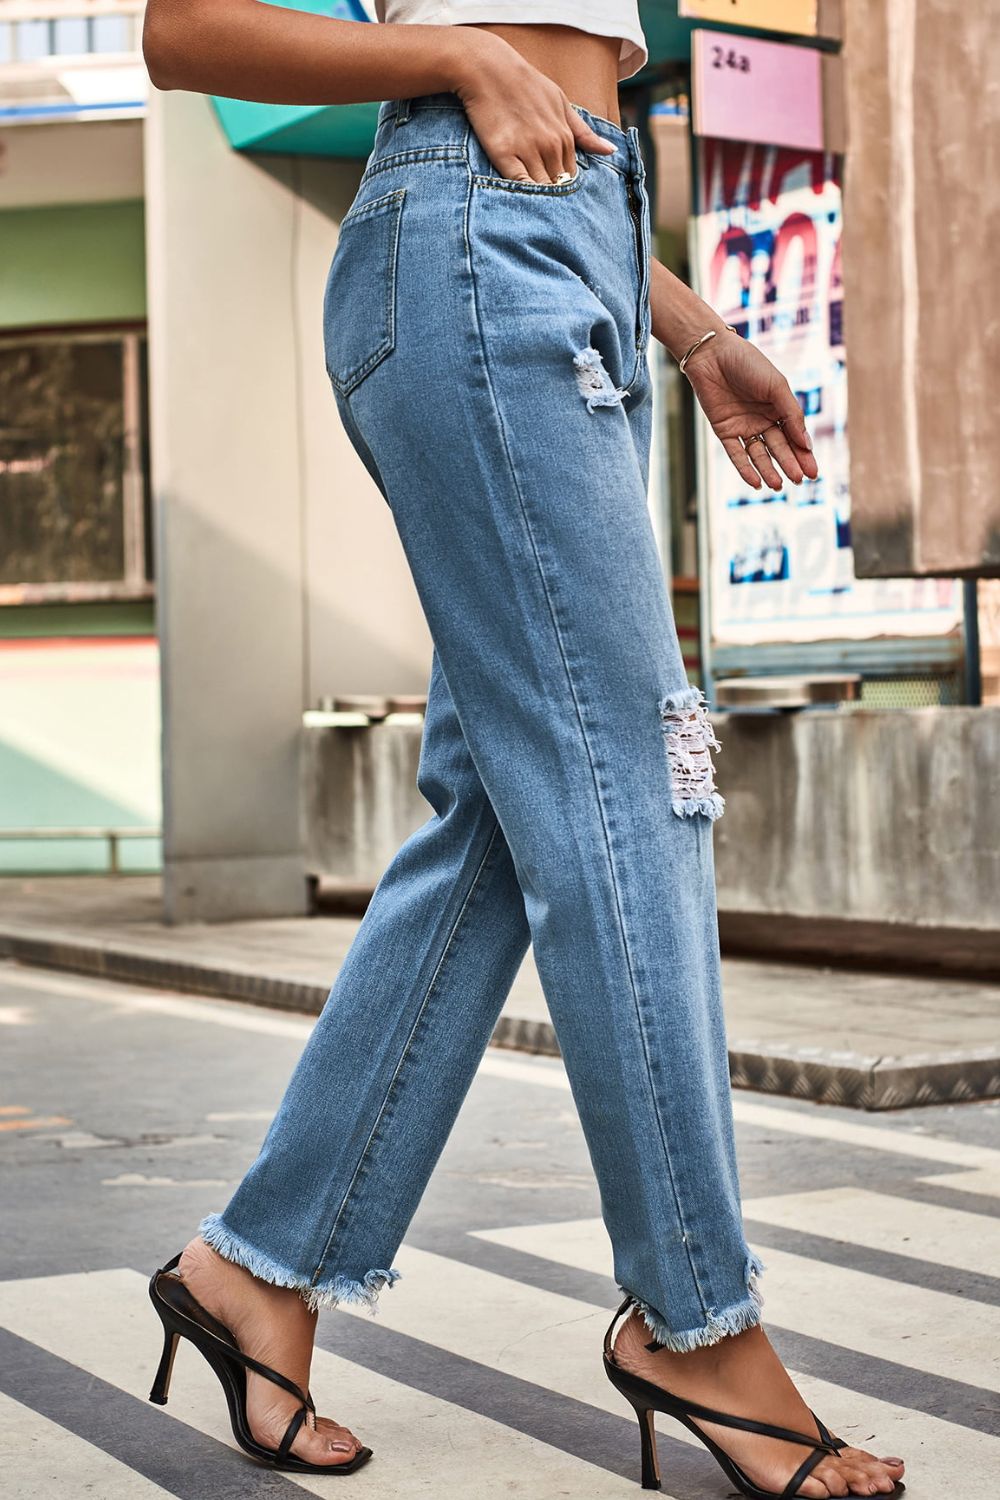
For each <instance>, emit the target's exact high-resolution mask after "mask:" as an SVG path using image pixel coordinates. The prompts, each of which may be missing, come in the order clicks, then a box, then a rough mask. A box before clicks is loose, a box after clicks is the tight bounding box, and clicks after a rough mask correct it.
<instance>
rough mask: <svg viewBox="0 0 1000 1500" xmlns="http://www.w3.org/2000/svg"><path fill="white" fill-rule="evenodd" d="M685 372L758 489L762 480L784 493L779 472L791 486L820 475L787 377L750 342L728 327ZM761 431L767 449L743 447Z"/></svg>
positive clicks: (717, 430)
mask: <svg viewBox="0 0 1000 1500" xmlns="http://www.w3.org/2000/svg"><path fill="white" fill-rule="evenodd" d="M684 373H685V374H686V375H687V378H688V380H689V381H690V382H691V386H692V389H693V390H694V393H695V395H696V396H697V398H698V401H699V403H700V404H701V408H702V411H704V413H705V415H706V417H707V418H708V420H709V421H710V422H711V424H712V427H713V429H714V431H715V435H716V437H717V438H718V439H719V441H720V442H721V444H722V446H723V447H724V448H725V450H726V452H727V453H728V454H729V457H730V458H731V459H732V461H733V465H734V467H735V468H736V469H737V471H738V472H739V474H740V477H741V478H742V479H745V480H746V482H747V484H749V485H752V486H753V488H754V489H755V490H759V489H760V487H761V482H762V481H763V482H764V483H765V484H769V485H770V486H771V488H772V489H773V490H780V489H781V483H782V481H781V475H780V474H779V473H778V469H779V468H780V469H783V470H784V472H785V473H786V474H787V475H788V478H789V479H790V480H791V481H792V483H793V484H801V483H802V481H803V479H815V478H816V477H817V475H818V474H819V468H818V466H817V463H816V459H815V456H814V454H813V452H812V438H811V437H810V436H809V432H808V429H807V428H806V424H805V419H804V417H803V415H802V408H801V407H800V406H799V403H798V402H797V401H796V399H795V396H794V393H793V392H792V390H791V387H790V386H789V384H788V381H787V380H786V379H785V377H784V376H783V375H782V374H781V373H780V371H778V370H776V369H775V367H774V365H772V363H771V361H770V360H769V359H768V358H767V355H766V354H762V353H761V352H760V350H759V349H758V348H756V347H755V346H754V345H753V344H751V343H750V342H749V341H748V340H747V339H744V338H741V337H740V336H739V334H738V333H733V332H732V331H731V330H729V329H724V330H723V332H721V333H719V334H717V335H716V337H715V338H714V339H709V340H708V342H707V343H705V344H703V345H702V347H701V348H700V349H696V350H695V352H694V353H693V354H692V356H691V358H690V360H689V361H688V364H687V368H686V369H685V372H684ZM757 433H763V435H764V438H765V439H766V446H765V444H764V443H761V442H756V443H749V446H744V445H745V444H747V443H748V441H749V439H750V438H752V437H754V436H755V435H756V434H757ZM741 439H742V440H743V441H742V442H741Z"/></svg>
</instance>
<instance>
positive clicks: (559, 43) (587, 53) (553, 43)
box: [464, 21, 621, 125]
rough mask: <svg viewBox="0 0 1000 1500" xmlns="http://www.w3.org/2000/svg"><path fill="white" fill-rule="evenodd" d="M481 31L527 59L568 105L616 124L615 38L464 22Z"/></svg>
mask: <svg viewBox="0 0 1000 1500" xmlns="http://www.w3.org/2000/svg"><path fill="white" fill-rule="evenodd" d="M464 24H466V25H476V26H479V28H480V29H481V30H482V31H495V32H496V34H497V36H501V37H503V39H504V41H505V42H509V43H510V45H511V46H512V47H513V48H514V49H515V51H517V52H519V53H520V54H521V56H522V57H523V58H524V59H525V61H526V62H529V63H531V65H532V66H533V67H535V68H537V69H538V71H539V72H540V73H544V74H545V76H546V77H547V78H551V79H552V82H553V83H557V84H558V85H559V87H560V88H561V89H562V91H563V93H564V94H565V95H566V97H567V99H568V100H569V101H570V103H571V104H579V105H582V107H583V108H584V109H589V110H590V111H591V113H592V114H595V115H602V116H603V118H604V119H605V120H611V121H612V122H613V123H614V124H615V125H618V124H620V122H621V117H620V115H619V113H618V53H619V51H620V50H621V42H620V41H619V39H618V38H617V37H609V36H592V35H590V33H589V32H586V31H579V30H577V28H576V27H575V26H550V25H537V26H536V25H534V24H532V25H530V26H525V25H516V24H515V25H508V24H507V23H506V22H504V23H501V22H495V21H476V22H465V23H464Z"/></svg>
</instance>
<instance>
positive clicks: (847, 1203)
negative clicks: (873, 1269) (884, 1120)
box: [743, 1188, 1000, 1276]
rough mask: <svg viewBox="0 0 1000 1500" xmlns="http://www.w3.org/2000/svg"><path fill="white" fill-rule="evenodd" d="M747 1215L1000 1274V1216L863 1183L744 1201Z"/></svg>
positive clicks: (964, 1268) (962, 1268)
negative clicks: (941, 1205)
mask: <svg viewBox="0 0 1000 1500" xmlns="http://www.w3.org/2000/svg"><path fill="white" fill-rule="evenodd" d="M743 1211H744V1213H745V1215H746V1217H747V1218H748V1219H753V1220H754V1221H756V1222H758V1223H761V1224H774V1225H777V1226H779V1227H780V1228H784V1229H796V1230H800V1231H802V1232H808V1233H809V1234H814V1235H820V1236H822V1237H823V1238H827V1239H835V1240H838V1241H841V1242H846V1243H848V1244H851V1245H862V1246H864V1247H865V1248H866V1249H868V1250H884V1251H888V1252H889V1253H891V1254H893V1255H904V1256H908V1257H910V1258H912V1259H914V1260H925V1261H930V1262H932V1263H934V1264H937V1265H940V1266H949V1267H951V1268H952V1269H953V1270H956V1271H973V1272H975V1273H977V1274H978V1275H981V1276H1000V1219H992V1218H988V1217H986V1216H985V1215H980V1214H973V1213H964V1212H962V1211H960V1210H958V1209H949V1208H938V1207H937V1206H936V1205H935V1204H931V1203H918V1202H915V1201H914V1200H913V1199H912V1198H896V1197H891V1196H889V1195H888V1194H885V1193H873V1192H868V1191H865V1190H863V1189H860V1188H821V1189H819V1190H818V1191H816V1192H810V1193H787V1194H785V1195H777V1196H774V1197H768V1198H751V1199H749V1200H747V1201H746V1202H744V1204H743Z"/></svg>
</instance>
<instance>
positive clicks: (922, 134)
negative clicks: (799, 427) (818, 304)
mask: <svg viewBox="0 0 1000 1500" xmlns="http://www.w3.org/2000/svg"><path fill="white" fill-rule="evenodd" d="M845 9H846V18H845V61H846V89H847V112H848V136H849V150H848V158H847V168H846V185H845V203H844V225H845V228H844V291H845V308H846V318H847V324H846V329H847V366H848V383H849V389H850V393H851V398H850V399H851V525H852V530H853V534H854V560H855V570H856V572H857V574H858V576H859V577H885V576H890V577H891V576H893V575H911V574H916V575H924V574H935V573H959V572H967V573H983V574H992V575H1000V484H998V483H997V420H996V410H997V392H998V390H1000V276H998V275H997V269H996V267H997V250H998V246H1000V89H998V88H997V87H996V68H997V58H998V56H1000V5H996V4H993V3H990V4H970V3H969V0H920V3H919V4H914V0H879V3H878V4H873V3H872V0H847V3H846V7H845Z"/></svg>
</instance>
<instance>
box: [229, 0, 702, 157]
mask: <svg viewBox="0 0 1000 1500" xmlns="http://www.w3.org/2000/svg"><path fill="white" fill-rule="evenodd" d="M270 3H271V4H273V5H285V6H287V7H288V9H290V10H305V11H310V12H312V13H313V14H316V15H324V16H333V17H336V18H337V19H339V20H347V21H362V20H364V21H367V20H368V19H369V18H368V16H367V15H366V13H365V11H364V8H363V7H362V5H361V3H360V0H270ZM639 12H640V15H641V18H642V25H643V30H644V32H645V34H646V41H647V44H648V46H649V64H648V66H647V67H645V68H644V69H643V70H642V72H641V73H637V74H636V75H635V77H634V78H631V79H629V80H628V83H627V84H626V87H632V86H635V85H637V84H641V83H643V82H645V81H646V80H647V79H649V78H652V77H654V76H655V75H656V72H657V70H658V69H659V68H660V67H661V66H662V65H663V64H664V63H668V62H674V61H682V60H684V59H686V58H688V57H690V55H691V31H692V28H693V26H694V24H695V23H694V22H692V21H682V20H680V18H679V17H678V15H677V0H640V5H639ZM212 103H213V104H214V105H215V109H216V112H217V114H218V116H219V119H220V121H221V122H222V128H223V130H224V131H225V132H226V136H227V138H228V140H229V142H230V144H231V145H233V146H234V147H235V148H236V150H237V151H260V152H268V153H271V154H272V155H273V154H275V153H280V154H282V155H285V154H288V155H293V156H340V157H351V158H356V159H361V160H363V159H364V158H365V157H366V156H367V155H368V153H369V151H370V150H371V147H372V142H373V141H374V139H375V124H376V119H377V116H378V104H328V105H327V104H320V105H312V104H303V105H296V104H251V103H248V102H247V101H246V100H242V99H222V98H213V100H212Z"/></svg>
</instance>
